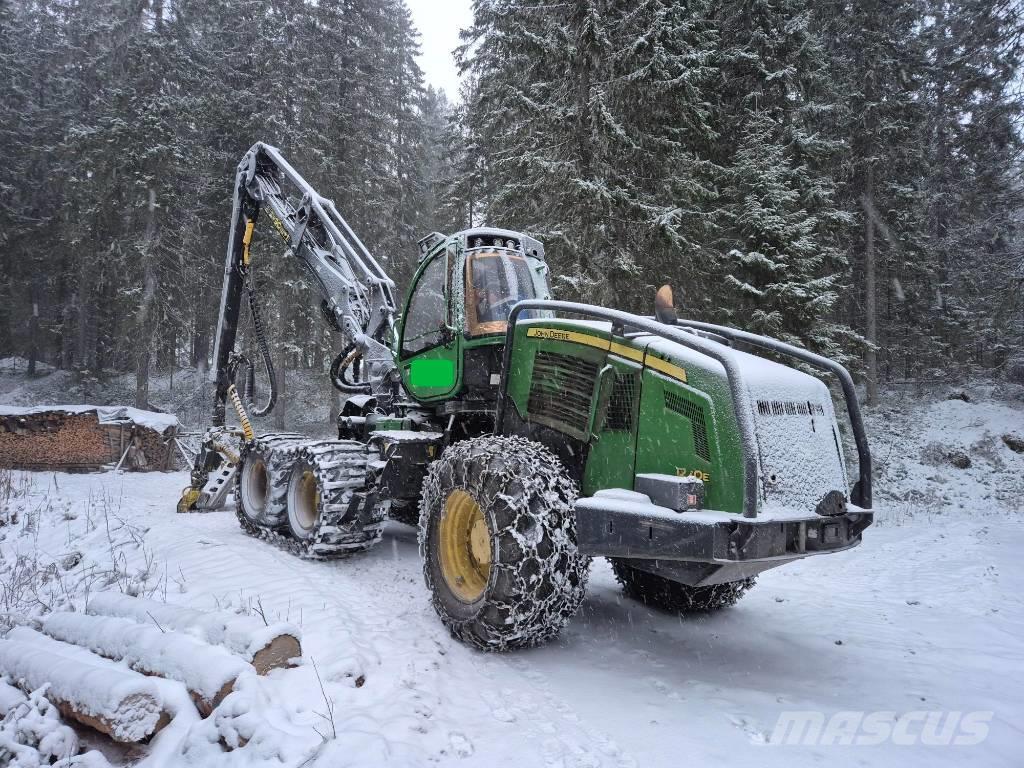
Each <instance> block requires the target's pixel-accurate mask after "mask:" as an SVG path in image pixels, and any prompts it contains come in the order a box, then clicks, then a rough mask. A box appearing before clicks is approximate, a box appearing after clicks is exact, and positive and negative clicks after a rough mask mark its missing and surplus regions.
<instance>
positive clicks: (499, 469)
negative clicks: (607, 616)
mask: <svg viewBox="0 0 1024 768" xmlns="http://www.w3.org/2000/svg"><path fill="white" fill-rule="evenodd" d="M456 491H461V492H463V493H464V494H468V495H469V496H470V497H471V498H472V500H473V502H475V504H476V505H477V509H478V511H479V512H480V513H481V514H482V517H483V520H484V521H485V522H486V525H487V530H486V534H487V536H488V539H489V541H488V544H489V547H490V551H489V556H490V561H489V564H488V566H487V569H488V570H487V574H486V576H485V577H482V579H483V581H484V583H485V586H484V587H483V591H482V593H481V594H480V595H479V596H478V597H477V598H476V599H471V600H466V599H463V598H460V597H459V595H458V594H457V593H456V592H455V591H454V590H453V588H452V586H451V585H450V584H449V583H448V580H447V579H446V577H445V575H444V568H443V565H442V562H441V557H442V556H441V552H440V529H441V524H442V518H443V517H444V516H445V510H446V504H448V500H449V497H453V498H455V497H454V496H453V494H454V493H455V492H456ZM576 495H577V491H576V484H575V483H574V482H573V481H572V480H571V479H570V478H569V476H568V474H567V473H566V471H565V469H564V468H563V467H562V465H561V463H560V462H559V461H558V459H557V458H556V457H555V456H554V454H552V453H551V452H550V451H548V450H547V449H546V448H544V447H543V446H542V445H540V444H538V443H534V442H532V441H530V440H525V439H523V438H518V437H481V438H475V439H472V440H466V441H463V442H459V443H456V444H455V445H453V446H451V447H450V448H448V449H447V450H446V451H445V452H444V454H443V455H442V456H441V458H440V459H438V460H437V461H436V462H434V463H433V464H432V465H431V467H430V469H429V471H428V473H427V476H426V478H425V479H424V481H423V493H422V496H421V501H420V539H419V540H420V554H421V556H422V557H423V575H424V578H425V579H426V583H427V588H428V589H429V590H430V594H431V600H432V602H433V605H434V608H435V610H436V611H437V614H438V616H440V618H441V621H442V622H443V623H444V624H445V625H446V626H447V627H448V629H449V630H450V631H451V633H452V635H453V636H454V637H455V638H457V639H458V640H461V641H462V642H464V643H466V644H468V645H471V646H473V647H475V648H479V649H481V650H487V651H502V650H509V649H512V648H519V647H525V646H533V645H538V644H540V643H543V642H546V641H547V640H550V639H551V638H552V637H554V636H555V635H557V634H558V632H559V631H560V630H561V629H562V627H563V626H565V624H566V622H568V621H569V619H570V618H571V617H572V615H573V614H574V613H576V610H577V609H578V608H579V605H580V603H581V602H582V600H583V596H584V593H585V591H586V581H587V571H588V569H589V566H590V558H588V557H586V556H585V555H581V554H580V552H579V550H578V549H577V547H576V519H575V515H574V513H573V508H572V507H573V504H574V502H575V501H576ZM466 545H467V548H468V547H470V546H473V545H472V544H470V543H469V542H468V541H467V543H466Z"/></svg>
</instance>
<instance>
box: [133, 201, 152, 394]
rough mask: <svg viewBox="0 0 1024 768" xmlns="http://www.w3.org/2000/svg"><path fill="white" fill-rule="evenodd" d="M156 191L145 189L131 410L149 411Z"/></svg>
mask: <svg viewBox="0 0 1024 768" xmlns="http://www.w3.org/2000/svg"><path fill="white" fill-rule="evenodd" d="M155 250H156V191H155V190H153V189H152V188H150V190H149V213H148V215H147V218H146V239H145V242H144V243H143V248H142V300H141V301H140V302H139V312H138V316H137V318H136V326H137V327H138V331H139V337H138V345H139V348H138V350H137V351H136V356H135V407H136V408H141V409H143V410H146V409H148V408H149V362H150V358H151V357H152V347H153V329H152V324H153V323H152V315H153V300H154V299H155V298H156V267H155V264H154V263H153V262H154V260H155V254H154V251H155Z"/></svg>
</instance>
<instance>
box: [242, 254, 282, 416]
mask: <svg viewBox="0 0 1024 768" xmlns="http://www.w3.org/2000/svg"><path fill="white" fill-rule="evenodd" d="M246 277H247V279H246V281H245V289H246V292H247V293H248V294H249V311H250V312H251V313H252V328H253V334H254V335H255V336H256V347H257V349H258V350H259V355H260V358H261V359H262V360H263V368H264V370H265V371H266V372H267V379H268V380H269V381H270V395H269V396H268V397H267V402H266V404H265V405H264V406H263V407H262V408H258V407H257V406H256V404H255V403H253V401H252V395H253V391H254V390H255V388H256V366H255V365H254V364H253V363H252V361H250V360H248V359H245V358H241V359H242V360H244V361H245V364H246V372H245V390H244V396H245V403H246V405H247V406H248V407H249V409H250V410H251V411H252V415H253V416H266V415H267V414H268V413H270V412H271V411H272V410H274V405H275V404H276V403H277V376H276V375H275V374H274V361H273V360H272V359H271V356H270V345H269V344H268V343H267V334H266V332H265V331H264V330H263V319H262V316H261V315H260V302H259V293H258V292H257V290H256V282H255V280H253V277H252V273H250V272H247V275H246Z"/></svg>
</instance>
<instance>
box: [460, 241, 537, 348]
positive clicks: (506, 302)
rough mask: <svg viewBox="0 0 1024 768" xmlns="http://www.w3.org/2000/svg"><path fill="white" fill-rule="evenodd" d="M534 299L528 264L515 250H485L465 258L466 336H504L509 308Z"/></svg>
mask: <svg viewBox="0 0 1024 768" xmlns="http://www.w3.org/2000/svg"><path fill="white" fill-rule="evenodd" d="M536 296H537V288H536V286H535V285H534V282H533V277H532V275H531V274H530V265H529V264H528V263H527V261H526V258H525V257H524V256H523V255H522V254H521V253H519V252H518V251H510V250H507V249H504V248H487V249H474V250H472V251H470V252H469V253H468V254H467V255H466V326H467V330H468V331H469V335H470V336H480V335H484V334H489V333H504V332H505V328H506V326H507V324H508V315H509V313H510V312H511V311H512V307H514V306H515V305H516V303H517V302H520V301H524V300H525V299H533V298H536Z"/></svg>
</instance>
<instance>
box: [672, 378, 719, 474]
mask: <svg viewBox="0 0 1024 768" xmlns="http://www.w3.org/2000/svg"><path fill="white" fill-rule="evenodd" d="M665 407H666V408H668V409H669V410H670V411H675V412H676V413H678V414H679V415H680V416H682V417H684V418H686V419H689V420H690V426H691V428H692V430H693V449H694V451H696V453H697V455H698V456H700V457H701V458H702V459H704V461H711V451H710V450H709V449H708V427H707V422H706V421H705V419H704V409H703V408H701V407H700V406H699V405H697V404H696V403H694V402H691V401H690V400H687V399H686V398H684V397H680V396H679V395H677V394H676V393H675V392H668V391H666V392H665Z"/></svg>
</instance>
